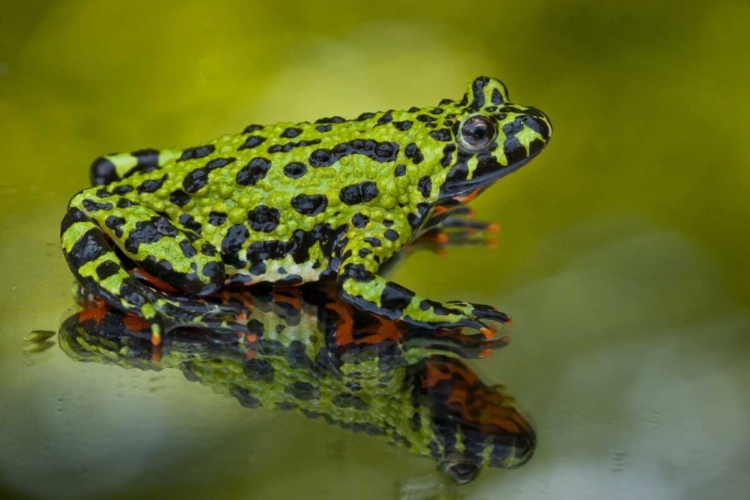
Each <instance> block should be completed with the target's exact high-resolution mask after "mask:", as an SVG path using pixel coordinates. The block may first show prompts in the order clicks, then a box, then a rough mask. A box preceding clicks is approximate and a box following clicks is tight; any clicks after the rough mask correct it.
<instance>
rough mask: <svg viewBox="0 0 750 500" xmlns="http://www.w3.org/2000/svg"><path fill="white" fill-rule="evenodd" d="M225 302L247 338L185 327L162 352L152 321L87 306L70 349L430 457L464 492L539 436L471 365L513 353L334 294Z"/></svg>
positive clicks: (230, 296) (249, 293)
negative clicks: (179, 377) (175, 375)
mask: <svg viewBox="0 0 750 500" xmlns="http://www.w3.org/2000/svg"><path fill="white" fill-rule="evenodd" d="M219 298H220V299H221V300H222V301H223V302H225V303H230V304H232V305H234V306H238V307H240V308H241V309H242V310H243V312H244V314H243V315H242V322H243V324H244V326H245V327H246V330H243V331H238V332H236V333H234V332H230V331H226V330H221V331H211V330H207V329H204V328H203V329H197V328H194V327H184V328H177V329H175V330H173V331H172V332H171V334H170V335H169V336H167V337H165V339H164V343H163V344H162V345H160V346H154V345H153V344H152V342H151V329H150V326H149V324H148V322H146V321H144V320H142V319H141V318H139V317H137V316H135V315H131V314H125V313H122V312H120V311H117V310H114V309H112V308H110V307H108V306H106V305H104V304H103V303H101V302H98V303H97V302H89V301H87V300H86V299H85V298H82V299H81V305H82V310H81V311H80V312H78V313H76V314H74V315H73V316H71V317H70V318H68V319H67V320H66V321H64V322H63V324H62V326H61V327H60V331H59V336H58V340H59V344H60V346H61V348H62V349H63V351H65V353H66V354H67V355H68V356H70V357H71V358H73V359H76V360H79V361H94V362H100V363H112V364H117V365H119V366H122V367H134V368H140V369H142V370H157V371H158V370H162V369H171V368H174V369H179V370H181V371H182V372H183V373H184V375H185V377H186V378H187V379H189V380H192V381H196V382H200V383H201V384H203V385H206V386H209V387H211V388H212V389H213V390H214V391H215V392H217V393H220V394H229V395H231V396H233V397H235V398H237V400H238V401H239V402H240V404H242V405H243V406H245V407H248V408H259V407H262V408H265V409H272V410H293V411H296V412H299V413H301V414H303V415H305V416H307V417H309V418H322V419H324V420H325V421H326V422H328V423H329V424H335V425H339V426H341V427H342V428H345V429H350V430H353V431H355V432H364V433H366V434H368V435H371V436H375V437H379V438H383V439H385V440H387V441H389V442H391V443H392V444H395V445H398V446H401V447H404V448H407V449H409V450H410V451H411V452H413V453H415V454H418V455H422V456H427V457H431V458H432V459H433V460H435V461H436V462H437V463H438V464H439V467H440V469H442V470H443V471H444V472H445V473H447V474H448V476H450V477H451V478H452V479H453V480H454V481H455V482H457V483H461V484H463V483H467V482H469V481H471V480H473V479H474V478H475V477H476V476H477V474H478V473H479V472H480V471H481V469H482V468H483V467H485V466H490V467H501V468H515V467H518V466H520V465H522V464H524V463H525V462H526V461H528V460H529V458H530V457H531V456H532V454H533V452H534V447H535V443H536V436H535V432H534V429H533V428H532V426H531V424H530V423H529V422H528V421H527V420H526V419H525V418H524V417H523V416H522V414H521V413H520V412H519V411H518V409H517V408H516V407H515V405H514V400H513V398H512V397H510V396H508V395H507V394H506V393H505V391H504V389H503V387H501V386H489V385H486V384H485V383H483V382H482V381H481V380H480V379H479V377H478V376H477V375H476V374H475V373H474V372H473V371H472V370H471V369H470V368H469V367H468V366H467V365H466V364H465V363H464V362H463V361H461V358H478V357H486V356H488V355H490V354H491V353H492V352H493V350H495V349H498V348H500V347H503V346H504V345H506V344H507V342H508V340H507V338H506V337H502V338H499V339H494V340H488V339H486V338H485V337H484V336H482V335H479V334H477V335H465V334H463V333H462V332H461V331H460V330H457V329H453V330H427V329H422V328H418V327H412V326H409V325H406V324H404V323H400V322H394V321H390V320H387V319H384V318H380V317H377V316H373V315H370V314H367V313H363V312H361V311H359V310H357V309H355V308H353V307H351V306H349V305H348V304H346V303H344V302H342V301H340V300H339V299H338V298H337V294H336V291H335V287H333V286H330V285H327V284H325V283H321V284H310V285H305V286H302V287H287V288H271V287H268V288H262V287H260V288H253V289H249V290H248V289H246V290H243V291H242V292H234V291H226V292H223V293H222V294H221V295H220V296H219Z"/></svg>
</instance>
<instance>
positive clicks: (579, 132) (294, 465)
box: [0, 0, 750, 499]
mask: <svg viewBox="0 0 750 500" xmlns="http://www.w3.org/2000/svg"><path fill="white" fill-rule="evenodd" d="M688 5H689V7H688ZM2 12H3V15H2V17H0V132H1V133H0V151H1V152H2V155H3V159H2V162H0V171H1V172H2V178H1V179H0V266H1V267H0V270H1V274H2V276H3V286H2V287H0V319H1V320H2V321H0V360H1V362H0V412H1V413H0V414H1V415H2V425H1V426H0V496H3V495H5V496H6V497H18V498H42V497H45V498H53V497H58V498H63V497H64V498H128V497H133V496H138V497H140V498H155V497H163V498H178V497H179V498H205V497H207V496H215V497H217V498H218V497H221V498H277V497H290V498H291V497H298V498H334V497H335V498H348V497H357V498H398V497H399V495H401V496H404V491H406V490H404V489H403V488H402V486H401V485H403V484H406V483H408V481H410V480H411V479H412V478H414V477H417V478H419V477H421V475H425V474H427V475H429V474H430V471H431V468H432V463H431V462H430V461H429V460H424V459H420V458H415V457H412V456H410V455H409V454H408V453H407V452H405V451H404V450H400V449H395V448H391V447H389V446H387V445H385V444H383V443H380V442H377V441H374V440H371V439H370V438H367V437H365V436H360V435H353V434H350V433H347V432H346V431H342V430H340V429H335V428H332V427H328V426H326V425H325V424H323V423H320V422H310V421H307V420H306V419H304V418H302V417H299V416H297V415H294V414H279V413H270V412H264V411H262V410H258V411H253V412H250V411H248V410H245V409H243V408H241V407H240V406H239V405H238V404H237V403H236V401H234V400H231V399H229V398H226V399H222V398H220V397H218V396H215V395H213V394H212V393H211V392H210V391H209V390H208V389H205V388H202V387H200V386H198V385H197V384H191V383H189V382H187V381H185V380H184V379H183V377H182V375H181V374H179V373H165V372H161V373H159V374H156V373H135V372H132V373H131V372H130V371H124V370H120V369H117V368H112V367H104V366H85V365H82V364H77V363H72V362H71V361H69V360H68V359H67V358H65V356H64V354H63V353H62V352H60V351H59V350H57V349H54V350H50V351H48V352H45V353H43V354H40V355H36V356H30V355H28V354H24V353H23V346H24V344H23V337H24V336H25V335H27V333H28V332H29V331H30V330H31V329H39V328H41V329H52V330H54V329H56V328H57V326H58V324H59V322H60V320H61V319H62V318H63V317H64V316H65V313H66V310H68V309H69V308H70V306H71V305H72V299H71V296H70V289H71V284H72V278H71V276H70V274H69V271H68V269H67V266H66V265H65V263H64V261H63V259H62V255H61V253H60V250H59V242H58V227H59V221H60V220H61V218H62V216H63V214H64V211H65V204H66V202H67V200H68V199H69V198H70V197H71V196H72V195H73V194H74V193H75V192H76V191H78V190H80V189H81V188H83V187H85V186H86V185H87V182H88V166H89V165H90V163H91V161H92V159H93V158H95V157H96V156H98V155H100V154H103V153H107V152H113V151H131V150H136V149H140V148H144V147H155V148H166V147H186V146H190V145H194V144H196V143H200V142H201V141H204V140H206V139H210V138H213V137H216V136H219V135H222V134H225V133H234V132H236V131H239V130H242V128H243V127H244V126H245V125H247V124H249V123H253V122H260V123H269V122H275V121H298V120H314V119H316V118H318V117H321V116H330V115H334V114H340V115H343V116H349V117H351V116H356V115H357V114H359V113H360V112H363V111H375V110H383V109H389V108H396V109H400V108H408V107H410V106H413V105H418V106H427V105H432V104H436V103H437V102H438V101H439V100H440V99H441V98H443V97H450V98H460V96H461V94H462V92H463V91H464V88H465V85H466V84H467V82H469V81H470V80H471V79H473V78H474V77H476V76H478V75H488V76H493V77H497V78H500V79H502V80H503V81H504V82H505V83H506V85H507V86H508V87H509V89H510V94H511V98H512V100H514V101H518V102H519V103H522V104H527V105H534V106H537V107H539V108H541V109H543V110H544V111H545V112H546V113H547V114H548V115H549V116H550V118H551V119H552V122H553V124H554V126H555V137H554V139H553V140H552V143H551V145H550V146H549V147H548V148H547V150H546V151H545V152H544V153H543V154H542V155H541V156H540V157H539V158H538V159H537V160H535V161H534V162H533V163H532V164H531V165H530V166H529V167H527V168H525V169H523V170H521V171H519V172H518V173H516V174H514V175H512V176H509V177H507V178H505V179H503V181H502V182H501V183H500V184H499V185H498V186H496V187H494V188H493V189H491V190H490V191H488V192H487V193H485V194H484V195H483V196H482V197H480V198H479V199H478V200H477V201H475V202H474V203H473V204H472V206H473V207H474V208H476V209H477V210H478V211H479V213H480V218H482V219H489V220H495V221H498V222H499V223H500V225H501V227H502V231H501V241H500V246H499V248H498V249H496V250H487V249H457V250H453V251H451V252H450V253H449V255H448V256H447V257H444V258H440V257H437V256H434V255H417V256H415V257H414V258H412V259H411V260H410V261H409V262H408V263H407V264H406V265H405V266H404V267H403V268H402V269H400V270H399V273H398V277H397V279H398V281H400V282H401V283H402V284H404V285H406V286H409V287H410V288H412V289H414V290H417V291H420V292H423V293H425V294H428V295H429V296H430V297H431V298H435V299H443V300H448V299H465V300H473V301H476V302H485V303H492V304H495V305H497V306H499V307H500V308H501V309H502V310H505V311H507V312H509V313H511V314H512V315H513V316H514V318H515V320H516V321H515V324H514V332H513V336H514V341H513V344H512V345H511V347H509V348H507V349H506V350H504V351H502V352H500V353H498V354H497V355H496V356H494V357H493V358H491V359H490V360H487V361H485V362H483V363H477V364H475V365H474V366H476V367H477V368H478V369H479V370H480V372H481V373H482V374H483V375H484V376H485V377H486V378H487V379H488V380H491V381H498V382H500V381H501V382H503V383H505V384H507V385H508V386H509V389H510V391H511V393H513V394H515V395H516V396H517V398H518V400H519V403H520V404H521V406H523V407H524V408H525V409H527V410H528V411H529V412H530V413H531V414H532V415H533V417H534V419H535V421H536V423H537V427H538V430H539V440H540V441H539V448H538V452H537V455H536V456H535V457H534V458H533V459H532V461H531V462H530V463H529V464H527V465H526V466H524V467H523V468H521V469H519V470H516V471H510V472H500V471H495V470H488V471H485V472H484V473H483V474H482V476H480V478H479V479H478V480H477V481H475V482H474V483H472V484H471V485H469V486H467V487H464V488H462V489H460V490H450V491H447V492H444V494H445V495H448V497H450V495H453V496H454V497H466V498H486V499H489V498H500V497H502V498H508V499H511V498H514V499H515V498H556V499H558V498H612V499H625V498H689V499H693V498H694V499H702V498H708V497H717V496H720V497H723V498H746V497H747V491H748V489H749V488H750V480H749V479H747V477H748V475H747V470H748V467H749V466H750V452H749V451H748V450H750V446H748V445H750V428H748V426H747V419H748V416H750V397H749V396H748V391H747V387H748V382H750V369H749V368H748V366H749V365H748V363H747V354H748V348H749V347H750V340H749V337H748V333H749V330H750V310H749V306H750V266H749V265H747V264H746V259H747V258H748V255H750V237H749V236H748V227H749V225H748V222H749V221H750V210H748V208H747V200H748V196H750V141H748V140H747V137H746V136H747V133H748V127H747V124H748V123H749V122H750V100H748V98H747V89H748V84H749V83H750V69H749V68H750V66H748V65H747V64H746V63H745V62H744V59H743V58H744V57H745V53H746V52H747V48H748V32H747V26H748V23H750V4H749V3H748V2H746V1H740V0H738V1H713V2H691V3H689V4H686V3H685V2H680V1H677V0H672V1H658V0H657V1H653V0H650V1H646V0H635V1H631V2H596V1H583V0H565V1H556V2H550V1H547V2H544V1H541V0H525V1H523V2H518V1H516V2H510V1H494V2H478V1H475V2H468V3H460V2H458V3H457V2H455V1H447V0H434V1H431V2H411V3H408V2H407V3H405V2H400V1H392V0H384V1H379V2H372V3H364V2H356V1H352V2H334V1H326V0H317V1H307V2H296V1H287V2H283V3H280V2H255V1H241V0H234V1H221V0H214V1H212V2H197V1H196V2H190V1H180V2H177V1H158V2H153V1H151V2H147V1H128V2H124V1H123V2H115V1H94V0H77V1H39V0H35V1H25V2H4V3H3V9H2Z"/></svg>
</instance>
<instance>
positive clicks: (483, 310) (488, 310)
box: [472, 304, 511, 323]
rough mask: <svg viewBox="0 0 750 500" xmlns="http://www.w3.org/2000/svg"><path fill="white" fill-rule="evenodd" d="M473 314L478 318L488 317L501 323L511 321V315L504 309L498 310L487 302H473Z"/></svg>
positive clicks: (487, 318)
mask: <svg viewBox="0 0 750 500" xmlns="http://www.w3.org/2000/svg"><path fill="white" fill-rule="evenodd" d="M472 307H473V309H474V310H473V311H472V313H473V315H474V316H475V317H477V318H481V319H486V320H490V321H497V322H499V323H510V322H511V318H510V316H509V315H507V314H505V313H504V312H502V311H498V310H497V309H495V308H494V307H492V306H488V305H485V304H472Z"/></svg>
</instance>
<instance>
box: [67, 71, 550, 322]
mask: <svg viewBox="0 0 750 500" xmlns="http://www.w3.org/2000/svg"><path fill="white" fill-rule="evenodd" d="M551 133H552V128H551V124H550V122H549V120H548V118H547V117H546V116H545V115H544V114H543V113H542V112H541V111H539V110H538V109H536V108H532V107H525V106H520V105H517V104H512V103H510V101H509V100H508V92H507V90H506V88H505V86H504V85H503V84H502V83H501V82H499V81H498V80H494V79H491V78H486V77H480V78H477V79H476V80H475V81H474V82H472V83H471V84H470V85H469V87H468V91H467V92H466V94H465V95H464V97H463V99H461V100H460V101H452V100H449V99H444V100H442V101H440V103H439V104H438V105H437V106H435V107H427V108H411V109H409V110H408V111H393V110H390V111H386V112H379V113H363V114H362V115H360V116H359V117H357V118H356V119H353V120H345V119H343V118H341V117H332V118H324V119H320V120H317V121H316V122H314V123H307V122H305V123H299V124H290V123H281V124H276V125H269V126H261V125H250V126H248V127H247V128H246V129H245V130H244V131H243V133H241V134H239V135H228V136H224V137H222V138H220V139H217V140H214V141H211V142H207V143H205V144H202V145H199V146H196V147H192V148H188V149H185V150H160V151H157V150H151V149H147V150H141V151H136V152H133V153H126V154H112V155H107V156H104V157H102V158H99V159H97V160H96V161H95V162H94V164H93V165H92V171H91V179H92V183H93V184H94V187H92V188H89V189H86V190H84V191H81V192H80V193H78V194H77V195H76V196H74V197H73V199H72V200H71V201H70V203H69V206H68V211H67V214H66V216H65V218H64V219H63V222H62V227H61V239H62V247H63V252H64V254H65V257H66V260H67V262H68V264H69V266H70V268H71V270H72V271H73V273H74V275H75V276H76V278H77V280H78V282H79V283H80V284H81V285H82V286H83V287H84V288H86V289H87V290H88V291H89V292H90V293H92V294H94V295H96V296H99V297H101V298H103V299H104V300H105V301H106V302H107V303H109V304H111V305H113V306H115V307H117V308H119V309H121V310H123V311H126V312H132V313H136V314H138V315H141V316H142V317H144V318H146V319H148V320H150V321H152V322H154V323H162V324H164V323H166V324H172V325H174V324H200V323H201V322H203V321H205V320H206V319H207V318H212V317H222V316H225V315H228V314H232V313H234V312H235V311H233V310H232V309H231V308H228V307H226V306H222V305H219V304H215V303H210V302H206V301H203V300H190V301H188V300H184V299H178V298H176V297H175V296H171V295H168V294H165V293H162V292H160V291H158V290H155V289H154V288H152V287H149V286H147V285H145V284H144V283H142V281H140V280H138V279H136V278H135V277H134V276H133V275H132V274H131V273H130V272H128V270H127V269H126V266H125V265H124V262H125V261H128V262H131V263H132V264H134V265H135V266H136V267H137V268H139V269H140V270H143V271H145V272H146V273H148V274H149V275H151V276H152V277H155V278H157V279H158V280H161V282H163V283H165V284H166V285H168V286H169V287H172V288H174V289H176V290H177V291H179V292H182V293H183V294H185V295H187V296H190V297H193V298H195V297H203V296H206V295H210V294H212V293H214V292H216V291H218V290H219V289H220V288H221V287H223V286H224V285H251V284H255V283H261V282H270V283H275V284H279V285H293V284H299V283H303V282H311V281H318V280H321V279H324V278H328V277H336V280H337V284H338V290H339V294H340V296H341V298H342V299H343V300H345V301H347V302H348V303H350V304H352V305H355V306H356V307H358V308H360V309H362V310H364V311H368V312H370V313H373V314H376V315H379V316H382V317H384V318H388V319H393V320H401V321H405V322H407V323H410V324H412V325H418V326H422V327H429V328H435V327H446V328H453V327H464V326H466V327H473V328H478V329H480V330H482V331H484V332H485V333H487V325H486V324H485V322H484V321H486V320H491V321H501V322H504V321H507V320H508V317H507V316H506V315H505V314H503V313H500V312H499V311H497V310H496V309H494V308H492V307H490V306H484V305H477V304H471V303H468V302H449V303H445V304H442V303H439V302H435V301H432V300H428V299H426V298H424V297H421V296H419V295H417V294H415V293H414V292H412V291H410V290H407V289H406V288H404V287H402V286H400V285H398V284H396V283H393V282H391V281H388V280H386V279H385V278H383V277H381V276H379V275H378V274H377V272H378V270H379V268H380V266H381V264H383V263H385V262H387V261H388V260H389V259H390V258H391V257H392V256H393V255H395V254H396V253H397V252H398V251H399V250H400V249H401V248H403V247H404V246H405V245H407V244H408V243H410V242H413V241H415V240H416V239H417V238H418V237H419V236H420V235H421V234H423V233H425V232H426V231H429V230H430V229H431V228H434V227H436V226H438V225H439V224H440V223H441V221H443V220H444V219H445V218H449V217H451V214H452V213H453V212H455V211H456V210H457V209H458V208H460V207H461V203H465V202H468V201H470V200H471V199H473V198H474V197H475V196H476V195H477V194H479V193H480V192H481V191H483V190H484V189H486V188H487V187H488V186H490V185H491V184H492V183H494V182H495V181H496V180H498V179H499V178H500V177H502V176H504V175H506V174H508V173H510V172H512V171H514V170H516V169H518V168H519V167H521V166H522V165H524V164H525V163H527V162H528V161H529V160H530V159H532V158H533V157H534V156H536V155H537V154H538V153H539V152H540V151H541V150H542V149H543V148H544V146H545V145H546V144H547V143H548V141H549V139H550V137H551ZM123 255H124V257H125V258H121V256H123Z"/></svg>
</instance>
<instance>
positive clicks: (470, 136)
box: [458, 115, 497, 153]
mask: <svg viewBox="0 0 750 500" xmlns="http://www.w3.org/2000/svg"><path fill="white" fill-rule="evenodd" d="M495 137H497V127H496V126H495V122H494V120H493V119H492V118H490V117H488V116H484V115H474V116H470V117H468V118H467V119H466V120H464V122H463V124H461V130H460V131H459V133H458V143H459V145H460V146H461V149H464V150H466V152H468V153H475V152H477V151H480V150H482V149H484V148H486V147H487V146H489V145H490V144H492V141H494V140H495Z"/></svg>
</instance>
